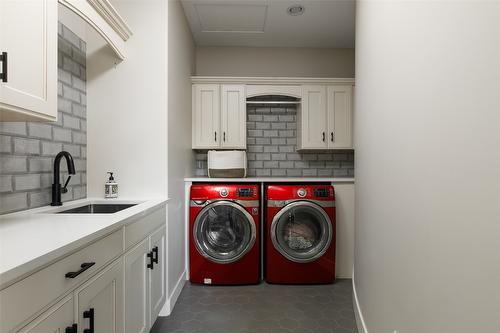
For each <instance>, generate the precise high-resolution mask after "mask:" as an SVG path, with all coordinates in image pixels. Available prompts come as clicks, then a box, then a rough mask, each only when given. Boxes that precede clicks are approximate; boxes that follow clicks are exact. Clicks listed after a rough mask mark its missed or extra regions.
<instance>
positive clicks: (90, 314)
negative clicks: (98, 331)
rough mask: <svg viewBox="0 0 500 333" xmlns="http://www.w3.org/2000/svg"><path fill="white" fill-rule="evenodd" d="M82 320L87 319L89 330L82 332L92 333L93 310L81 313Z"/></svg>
mask: <svg viewBox="0 0 500 333" xmlns="http://www.w3.org/2000/svg"><path fill="white" fill-rule="evenodd" d="M83 318H88V319H89V328H86V329H84V330H83V333H94V308H90V309H88V311H83Z"/></svg>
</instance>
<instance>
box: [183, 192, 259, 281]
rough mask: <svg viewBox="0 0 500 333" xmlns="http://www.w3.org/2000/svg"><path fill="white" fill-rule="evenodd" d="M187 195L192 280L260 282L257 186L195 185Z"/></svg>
mask: <svg viewBox="0 0 500 333" xmlns="http://www.w3.org/2000/svg"><path fill="white" fill-rule="evenodd" d="M190 198H191V200H190V212H189V213H190V214H189V215H190V216H189V226H190V229H189V230H190V237H189V268H190V280H191V282H193V283H201V284H216V285H235V284H257V283H259V282H260V250H259V244H260V243H259V234H260V232H259V214H260V211H259V186H258V185H255V184H240V185H219V184H195V185H192V186H191V197H190Z"/></svg>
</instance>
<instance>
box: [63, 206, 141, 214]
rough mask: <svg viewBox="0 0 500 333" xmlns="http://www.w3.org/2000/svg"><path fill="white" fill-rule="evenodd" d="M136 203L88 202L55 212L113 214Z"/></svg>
mask: <svg viewBox="0 0 500 333" xmlns="http://www.w3.org/2000/svg"><path fill="white" fill-rule="evenodd" d="M135 205H136V204H88V205H85V206H80V207H75V208H70V209H67V210H62V211H59V212H57V214H113V213H116V212H119V211H121V210H124V209H127V208H130V207H132V206H135Z"/></svg>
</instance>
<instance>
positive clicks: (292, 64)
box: [196, 47, 354, 77]
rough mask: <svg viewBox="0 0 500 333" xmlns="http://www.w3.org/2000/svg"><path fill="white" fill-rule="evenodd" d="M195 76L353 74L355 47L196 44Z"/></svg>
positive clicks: (350, 75) (344, 75)
mask: <svg viewBox="0 0 500 333" xmlns="http://www.w3.org/2000/svg"><path fill="white" fill-rule="evenodd" d="M196 75H202V76H203V75H208V76H210V75H214V76H217V75H220V76H288V77H290V76H297V77H354V49H313V48H274V47H197V48H196Z"/></svg>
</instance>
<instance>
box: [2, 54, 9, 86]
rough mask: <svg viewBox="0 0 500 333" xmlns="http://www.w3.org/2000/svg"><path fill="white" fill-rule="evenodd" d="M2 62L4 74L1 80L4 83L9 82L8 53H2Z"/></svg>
mask: <svg viewBox="0 0 500 333" xmlns="http://www.w3.org/2000/svg"><path fill="white" fill-rule="evenodd" d="M0 61H1V62H2V73H1V74H0V79H1V80H2V82H7V70H8V66H7V52H2V54H0Z"/></svg>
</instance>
